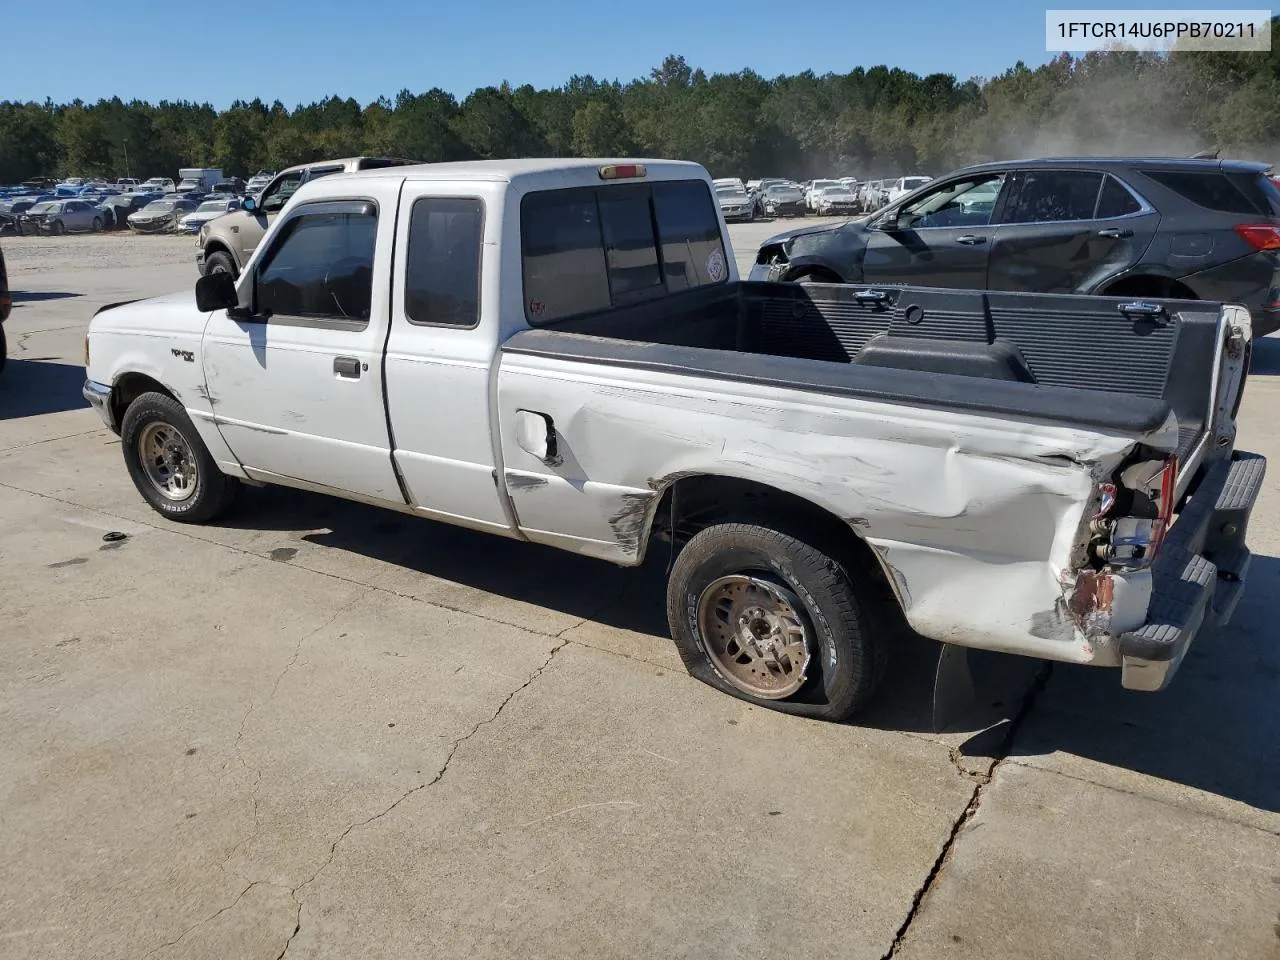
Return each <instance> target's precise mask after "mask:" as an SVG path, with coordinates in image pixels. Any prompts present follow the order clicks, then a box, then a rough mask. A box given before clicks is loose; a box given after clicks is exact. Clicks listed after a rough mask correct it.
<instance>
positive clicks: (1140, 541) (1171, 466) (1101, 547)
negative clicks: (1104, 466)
mask: <svg viewBox="0 0 1280 960" xmlns="http://www.w3.org/2000/svg"><path fill="white" fill-rule="evenodd" d="M1119 479H1120V481H1121V482H1120V483H1119V484H1116V483H1104V484H1100V485H1099V491H1098V493H1099V505H1098V510H1097V512H1096V513H1095V514H1094V517H1093V520H1092V522H1091V524H1090V530H1091V532H1092V534H1093V539H1092V540H1091V542H1090V553H1091V554H1092V556H1093V557H1094V559H1095V560H1096V561H1100V562H1101V563H1103V564H1106V565H1109V566H1113V567H1120V568H1124V569H1134V568H1138V567H1146V566H1149V565H1150V564H1151V562H1152V561H1153V560H1155V557H1156V553H1157V552H1158V551H1159V550H1160V546H1161V544H1163V543H1164V540H1165V536H1166V535H1167V534H1168V532H1169V526H1170V524H1172V523H1173V509H1174V507H1175V506H1176V505H1177V492H1178V461H1177V458H1176V457H1166V458H1164V459H1163V460H1146V461H1143V462H1140V463H1137V464H1134V465H1132V466H1130V467H1127V468H1126V469H1124V470H1123V471H1122V472H1121V474H1120V477H1119Z"/></svg>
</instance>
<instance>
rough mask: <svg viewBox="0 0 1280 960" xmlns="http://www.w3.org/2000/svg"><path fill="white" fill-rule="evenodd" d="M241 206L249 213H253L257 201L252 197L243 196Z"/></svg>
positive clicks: (256, 207) (256, 206)
mask: <svg viewBox="0 0 1280 960" xmlns="http://www.w3.org/2000/svg"><path fill="white" fill-rule="evenodd" d="M243 206H244V208H245V209H246V210H248V211H249V212H250V213H253V211H255V210H257V209H258V201H257V200H255V199H253V197H245V198H244V204H243Z"/></svg>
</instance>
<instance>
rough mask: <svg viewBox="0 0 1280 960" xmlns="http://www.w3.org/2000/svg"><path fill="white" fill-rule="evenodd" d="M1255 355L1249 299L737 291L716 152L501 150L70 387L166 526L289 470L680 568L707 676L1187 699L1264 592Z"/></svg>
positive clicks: (403, 185) (123, 311)
mask: <svg viewBox="0 0 1280 960" xmlns="http://www.w3.org/2000/svg"><path fill="white" fill-rule="evenodd" d="M1250 340H1251V337H1250V316H1249V313H1248V311H1247V310H1245V309H1243V308H1241V307H1238V306H1234V305H1231V304H1219V303H1206V302H1201V301H1178V300H1151V301H1146V300H1132V299H1127V298H1115V297H1092V296H1089V297H1086V296H1074V295H1056V294H1054V295H1050V294H1036V293H1010V292H988V291H980V290H979V291H960V290H942V289H932V288H923V287H910V286H903V287H878V288H869V287H861V286H856V285H842V284H831V285H826V284H815V285H806V286H801V285H798V284H788V283H766V282H755V283H752V282H742V281H740V280H739V278H738V276H737V271H736V268H735V266H734V258H733V255H732V250H731V248H730V245H729V241H728V239H727V236H726V229H725V225H724V221H723V218H722V216H721V215H720V212H719V209H718V205H717V203H716V201H715V194H714V190H713V187H712V182H711V180H710V178H709V177H708V175H707V173H706V171H705V170H703V169H702V167H700V166H698V165H696V164H691V163H682V162H674V161H664V160H564V159H557V160H503V161H485V162H474V163H470V162H468V163H442V164H432V165H421V166H404V167H394V168H387V169H377V170H369V171H364V172H358V173H350V174H339V175H334V176H331V177H325V178H323V179H318V180H314V181H311V182H309V183H305V184H303V185H302V186H301V187H300V188H299V189H298V190H297V192H296V193H295V194H293V196H292V197H290V199H289V201H288V203H287V204H286V205H285V206H284V207H283V208H282V210H281V212H280V215H279V216H278V217H277V218H276V220H275V221H274V222H273V223H272V224H271V227H270V229H269V230H268V231H267V233H266V235H265V236H264V238H263V240H262V242H261V243H260V244H259V245H258V246H257V248H256V249H255V251H254V253H253V255H252V257H251V258H250V259H249V260H248V261H247V262H246V263H245V266H244V269H243V271H242V272H241V274H240V276H239V277H238V279H233V277H232V276H231V275H230V274H227V273H213V274H210V275H208V276H204V277H201V278H200V279H199V280H198V281H197V282H196V286H195V290H194V291H188V292H186V293H179V294H175V295H172V296H166V297H159V298H155V299H149V300H140V301H136V302H133V303H127V304H123V305H116V306H112V307H109V308H103V309H102V310H100V311H99V312H98V313H97V314H96V315H95V316H94V317H93V320H92V322H91V324H90V327H89V333H88V342H87V351H88V359H87V376H88V380H87V383H86V384H85V395H86V397H87V398H88V399H89V401H90V402H91V404H92V405H93V406H94V407H96V408H97V410H98V412H99V413H100V414H101V416H102V418H103V420H104V422H105V423H106V424H107V425H108V426H109V427H110V428H111V429H112V430H113V431H115V432H117V433H118V434H119V436H120V438H121V441H122V443H121V449H122V451H123V455H124V463H125V467H126V468H127V470H128V471H129V474H130V476H131V478H132V480H133V482H134V484H135V485H136V486H137V489H138V491H139V493H140V494H141V495H142V496H143V497H144V498H145V499H146V500H147V502H148V503H150V504H151V506H152V507H153V508H154V509H155V510H156V511H157V512H159V513H160V514H161V515H163V516H165V517H168V518H170V519H172V520H174V521H178V522H186V523H205V522H209V521H212V520H214V519H215V518H217V517H218V516H219V515H220V514H222V513H223V511H224V510H226V509H227V508H228V507H229V506H230V505H231V503H232V500H233V498H234V496H235V494H236V492H237V491H238V490H239V489H240V488H241V487H243V486H244V485H245V484H250V485H262V484H280V485H284V486H288V487H295V488H298V489H302V490H310V491H317V492H321V493H327V494H332V495H334V496H338V497H345V498H347V499H350V500H355V501H360V502H363V503H367V504H375V505H378V506H381V507H385V508H387V509H389V510H395V511H398V512H400V513H403V514H410V515H413V516H418V517H423V518H427V519H431V520H436V521H440V522H444V523H451V524H457V525H460V526H464V527H469V528H471V529H473V530H479V531H485V532H488V533H491V534H494V535H496V536H502V537H509V538H513V539H518V540H527V541H530V542H533V543H540V544H546V545H549V546H553V547H558V548H560V549H563V550H568V551H572V552H574V553H579V554H583V555H587V556H591V557H596V558H599V559H601V560H603V561H608V562H611V563H614V564H619V565H622V566H636V565H638V564H640V563H641V562H642V561H643V560H644V559H645V556H646V554H647V553H648V551H650V550H655V549H656V550H661V551H663V552H664V554H665V555H666V556H667V558H668V559H669V577H668V584H667V589H666V608H667V617H668V621H669V624H670V630H671V635H672V637H673V639H674V641H675V643H676V645H677V646H678V648H679V650H680V653H681V655H682V657H683V659H684V662H685V664H686V665H687V667H688V669H689V671H690V672H691V673H692V674H693V675H694V676H696V677H698V678H700V679H702V680H704V681H706V682H707V683H709V684H712V685H714V686H716V687H718V688H720V689H721V690H723V691H725V692H727V693H730V694H732V695H734V696H737V697H741V698H743V699H745V700H748V701H751V702H753V703H756V704H760V705H762V706H768V707H772V708H775V709H778V710H783V711H788V712H791V713H794V714H801V715H806V716H811V717H818V718H826V719H833V720H834V719H841V718H844V717H847V716H850V715H851V714H853V713H854V712H855V711H856V710H858V708H860V707H861V706H862V705H863V704H865V703H866V702H867V701H868V699H869V698H870V697H871V695H872V693H873V692H874V691H875V689H876V686H877V684H878V683H879V682H880V680H881V677H882V676H883V674H884V670H885V664H886V660H887V658H888V657H889V655H890V654H891V653H892V648H893V647H894V645H895V643H896V642H899V641H900V638H901V637H902V636H903V632H902V630H901V629H900V627H902V626H907V627H909V628H910V629H912V630H914V631H916V632H918V633H919V634H922V635H924V636H926V637H931V638H933V639H935V640H938V641H941V642H942V643H943V644H954V645H959V646H960V647H972V648H984V649H988V650H995V651H1002V652H1006V653H1014V654H1022V655H1025V656H1029V657H1036V658H1043V659H1047V660H1053V661H1063V662H1068V663H1078V664H1094V665H1097V666H1102V667H1112V668H1116V669H1117V670H1118V673H1119V679H1120V683H1121V684H1122V685H1123V686H1124V687H1126V688H1129V689H1132V690H1159V689H1161V688H1163V687H1164V686H1165V685H1166V684H1168V683H1169V681H1170V678H1171V677H1172V676H1173V675H1174V673H1175V672H1176V670H1177V668H1178V666H1179V663H1180V662H1181V660H1182V658H1183V655H1184V654H1185V653H1186V651H1187V649H1188V646H1189V645H1190V644H1191V643H1192V642H1193V641H1194V638H1195V637H1196V635H1197V634H1198V633H1199V632H1200V631H1201V630H1203V629H1206V628H1208V627H1209V626H1211V625H1213V624H1220V623H1223V622H1225V621H1226V620H1227V619H1228V618H1229V617H1230V616H1231V613H1232V610H1233V608H1234V607H1235V605H1236V602H1237V601H1238V600H1239V597H1240V595H1241V591H1242V590H1243V589H1244V583H1245V578H1246V574H1247V571H1248V565H1249V551H1248V549H1247V547H1246V545H1245V544H1246V533H1247V529H1248V525H1249V517H1250V511H1251V509H1252V507H1253V503H1254V500H1255V498H1256V496H1257V494H1258V490H1259V487H1260V485H1261V483H1262V479H1263V473H1264V470H1265V461H1264V459H1263V458H1262V457H1260V456H1257V455H1255V454H1251V453H1246V452H1244V451H1241V450H1238V449H1237V448H1236V413H1237V410H1238V409H1239V406H1240V400H1241V395H1242V391H1243V389H1244V385H1245V378H1246V374H1247V370H1248V365H1249V350H1250ZM941 649H943V650H944V651H945V650H948V649H952V648H949V647H945V646H944V647H943V648H941Z"/></svg>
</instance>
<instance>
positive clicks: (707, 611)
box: [667, 523, 888, 721]
mask: <svg viewBox="0 0 1280 960" xmlns="http://www.w3.org/2000/svg"><path fill="white" fill-rule="evenodd" d="M874 603H875V601H874V599H873V598H872V595H871V592H870V590H868V589H867V588H866V587H865V586H864V585H862V584H861V582H860V581H859V580H858V579H857V576H856V574H853V573H851V571H849V570H848V569H846V567H845V566H844V565H843V564H841V563H840V562H838V561H836V560H835V559H833V558H832V557H830V556H828V555H827V554H826V553H824V552H823V551H821V550H819V549H817V548H816V547H814V546H812V545H810V544H808V543H805V542H804V541H803V540H800V539H797V538H796V537H794V536H792V535H791V534H789V533H784V532H782V531H780V530H774V529H770V528H769V527H764V526H757V525H754V524H743V523H723V524H717V525H715V526H711V527H707V528H706V529H704V530H702V531H700V532H699V533H697V534H696V535H695V536H694V537H693V538H692V539H690V540H689V542H688V543H687V544H686V545H685V547H684V549H682V550H681V551H680V553H679V555H678V556H677V557H676V561H675V563H674V564H673V566H672V569H671V576H670V578H669V580H668V582H667V620H668V622H669V624H670V627H671V636H672V637H673V638H674V640H675V642H676V647H677V648H678V649H679V651H680V657H681V659H682V660H684V665H685V668H686V669H687V670H688V671H689V673H690V674H691V675H692V676H694V677H696V678H697V679H699V680H701V681H703V682H704V683H708V684H710V685H711V686H713V687H715V688H717V689H718V690H722V691H724V692H725V693H728V694H731V695H733V696H735V697H738V698H740V699H742V700H746V701H748V702H750V703H754V704H758V705H759V706H762V707H769V708H770V709H773V710H779V711H782V712H784V713H791V714H796V715H799V716H804V717H813V718H815V719H820V720H832V721H840V720H845V719H847V718H848V717H849V716H851V715H852V714H853V713H855V712H856V711H857V710H858V709H860V708H861V707H862V706H863V705H865V704H866V702H867V701H868V700H869V699H870V698H871V696H872V694H873V693H874V692H875V689H876V687H877V686H878V685H879V683H880V681H881V679H882V678H883V677H884V673H885V668H886V666H887V660H888V645H887V643H886V642H885V639H884V638H883V637H881V636H879V635H878V634H877V631H876V629H875V627H874V626H873V624H872V623H871V622H870V621H869V620H868V616H867V613H868V611H869V610H872V609H874Z"/></svg>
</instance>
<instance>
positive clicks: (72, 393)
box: [0, 356, 89, 420]
mask: <svg viewBox="0 0 1280 960" xmlns="http://www.w3.org/2000/svg"><path fill="white" fill-rule="evenodd" d="M83 387H84V367H82V366H74V365H72V364H68V363H46V362H43V361H39V360H18V359H15V358H14V357H12V356H11V357H9V360H8V362H7V363H6V364H5V365H4V370H3V371H0V420H14V419H17V418H18V417H35V416H40V415H41V414H45V413H61V412H63V411H64V410H79V409H80V408H82V407H88V406H89V404H88V403H87V402H86V401H85V399H84V395H83V394H82V393H81V392H80V391H81V389H82V388H83Z"/></svg>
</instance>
